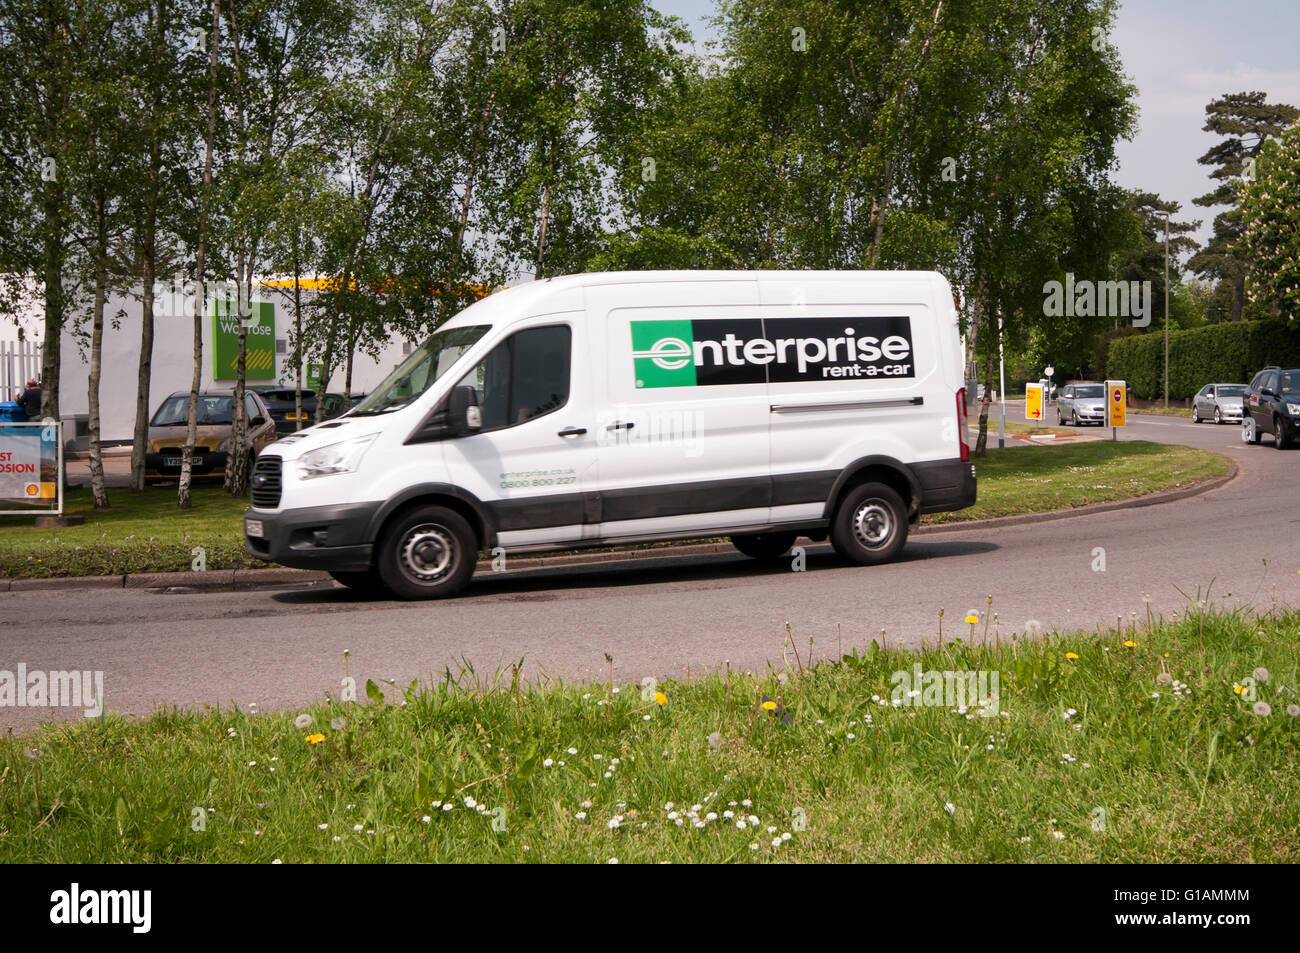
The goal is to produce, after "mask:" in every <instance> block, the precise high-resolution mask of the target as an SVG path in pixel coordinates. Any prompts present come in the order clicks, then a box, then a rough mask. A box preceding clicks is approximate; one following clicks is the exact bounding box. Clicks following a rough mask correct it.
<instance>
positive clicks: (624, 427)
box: [605, 421, 636, 430]
mask: <svg viewBox="0 0 1300 953" xmlns="http://www.w3.org/2000/svg"><path fill="white" fill-rule="evenodd" d="M635 426H636V424H635V423H633V422H632V421H627V422H626V423H623V422H619V423H616V424H610V425H609V426H608V427H606V428H605V429H606V430H631V429H632V428H633V427H635Z"/></svg>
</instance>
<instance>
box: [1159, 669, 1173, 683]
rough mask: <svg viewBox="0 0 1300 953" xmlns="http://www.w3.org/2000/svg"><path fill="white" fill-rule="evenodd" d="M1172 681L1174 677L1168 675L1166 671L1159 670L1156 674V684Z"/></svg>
mask: <svg viewBox="0 0 1300 953" xmlns="http://www.w3.org/2000/svg"><path fill="white" fill-rule="evenodd" d="M1173 683H1174V677H1173V676H1172V675H1170V674H1169V673H1168V672H1161V673H1160V674H1159V675H1157V676H1156V684H1157V685H1172V684H1173Z"/></svg>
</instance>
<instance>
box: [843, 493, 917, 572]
mask: <svg viewBox="0 0 1300 953" xmlns="http://www.w3.org/2000/svg"><path fill="white" fill-rule="evenodd" d="M877 535H878V537H879V538H878V539H877V538H876V537H877ZM906 542H907V509H906V507H904V506H903V499H902V497H900V496H899V495H898V493H897V492H895V491H894V490H893V489H891V488H890V487H888V486H885V484H883V483H864V484H862V485H861V486H857V487H854V488H853V489H851V490H849V491H848V492H847V493H846V494H845V495H844V497H843V499H841V500H840V505H839V507H837V508H836V510H835V516H834V517H833V518H832V519H831V545H832V546H834V547H835V551H836V552H837V553H839V554H840V555H841V556H843V557H844V558H845V559H847V560H848V561H849V562H851V563H857V564H858V565H859V566H870V565H874V564H875V563H883V562H888V561H889V560H891V559H893V558H894V557H895V556H897V555H898V554H899V552H900V551H901V550H902V548H903V544H904V543H906Z"/></svg>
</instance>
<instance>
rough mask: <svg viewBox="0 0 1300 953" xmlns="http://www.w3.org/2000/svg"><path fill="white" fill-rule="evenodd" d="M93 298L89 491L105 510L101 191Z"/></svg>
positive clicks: (104, 249) (105, 230) (105, 271)
mask: <svg viewBox="0 0 1300 953" xmlns="http://www.w3.org/2000/svg"><path fill="white" fill-rule="evenodd" d="M94 204H95V298H94V314H93V316H92V319H91V330H90V380H89V384H88V393H87V407H88V410H89V412H90V413H89V417H90V419H89V421H88V425H87V429H88V431H89V433H90V491H91V493H92V494H93V495H94V497H95V509H97V510H104V509H108V493H107V491H106V490H105V489H104V457H103V451H102V448H101V447H100V443H99V381H100V372H101V370H102V365H103V361H102V356H103V350H104V298H105V297H106V294H107V289H106V285H107V283H108V268H107V265H106V261H107V258H108V224H107V221H106V211H105V205H106V199H105V198H104V195H103V194H102V193H101V194H99V195H97V196H96V197H95V200H94Z"/></svg>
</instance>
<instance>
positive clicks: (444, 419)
mask: <svg viewBox="0 0 1300 953" xmlns="http://www.w3.org/2000/svg"><path fill="white" fill-rule="evenodd" d="M482 427H483V409H482V408H481V407H479V405H478V392H477V391H475V390H474V388H473V387H470V386H469V385H464V386H461V387H453V388H452V389H451V392H450V393H448V394H447V396H446V397H444V398H443V399H442V400H440V401H439V402H438V405H437V406H436V407H434V408H433V410H432V411H431V412H430V413H429V416H427V417H425V418H424V422H423V423H421V424H420V426H419V427H417V428H416V430H415V432H414V433H413V434H411V435H410V436H409V437H407V438H406V442H407V443H408V444H411V443H429V442H431V441H434V440H447V439H449V438H453V437H467V436H469V435H470V434H475V433H478V432H479V430H480V429H482Z"/></svg>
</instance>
